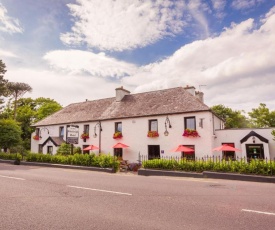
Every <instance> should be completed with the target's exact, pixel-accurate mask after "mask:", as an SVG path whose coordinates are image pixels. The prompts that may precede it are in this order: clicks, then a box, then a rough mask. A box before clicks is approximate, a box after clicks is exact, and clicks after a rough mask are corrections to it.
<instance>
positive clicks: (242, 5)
mask: <svg viewBox="0 0 275 230" xmlns="http://www.w3.org/2000/svg"><path fill="white" fill-rule="evenodd" d="M263 2H264V0H245V1H244V0H234V1H233V2H232V7H233V8H234V9H237V10H242V9H248V8H251V7H254V6H256V5H258V4H261V3H263Z"/></svg>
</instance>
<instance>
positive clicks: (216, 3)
mask: <svg viewBox="0 0 275 230" xmlns="http://www.w3.org/2000/svg"><path fill="white" fill-rule="evenodd" d="M211 2H212V4H213V8H214V9H215V10H223V9H224V7H225V5H226V0H211Z"/></svg>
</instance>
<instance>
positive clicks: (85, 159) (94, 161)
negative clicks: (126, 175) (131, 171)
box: [26, 153, 119, 171]
mask: <svg viewBox="0 0 275 230" xmlns="http://www.w3.org/2000/svg"><path fill="white" fill-rule="evenodd" d="M26 161H30V162H46V163H54V164H68V165H80V166H94V167H100V168H113V167H114V168H115V171H118V168H119V161H118V160H117V158H114V157H113V156H111V155H110V154H108V155H105V154H102V155H100V156H96V155H95V154H94V153H93V154H91V155H88V154H75V155H69V156H62V155H53V156H52V155H49V154H41V153H29V154H28V155H27V156H26Z"/></svg>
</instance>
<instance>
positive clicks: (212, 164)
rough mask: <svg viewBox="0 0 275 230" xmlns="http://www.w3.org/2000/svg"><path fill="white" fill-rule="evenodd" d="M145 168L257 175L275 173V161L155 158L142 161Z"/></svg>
mask: <svg viewBox="0 0 275 230" xmlns="http://www.w3.org/2000/svg"><path fill="white" fill-rule="evenodd" d="M142 166H143V168H150V169H163V170H179V171H192V172H203V171H216V172H233V173H243V174H257V175H269V176H271V175H275V161H271V160H269V161H267V160H257V159H256V160H255V159H253V160H251V161H250V162H246V161H245V160H243V159H241V160H240V161H232V160H229V161H225V160H221V161H219V160H214V159H213V160H212V159H211V158H210V159H208V160H203V159H199V160H188V159H186V158H183V159H181V160H178V161H177V160H175V159H168V160H167V159H153V160H146V161H143V162H142Z"/></svg>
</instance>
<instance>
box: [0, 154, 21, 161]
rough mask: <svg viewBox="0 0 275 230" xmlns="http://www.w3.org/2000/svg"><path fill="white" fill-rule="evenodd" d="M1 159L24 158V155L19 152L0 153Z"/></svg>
mask: <svg viewBox="0 0 275 230" xmlns="http://www.w3.org/2000/svg"><path fill="white" fill-rule="evenodd" d="M0 159H3V160H22V155H21V154H19V153H0Z"/></svg>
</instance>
